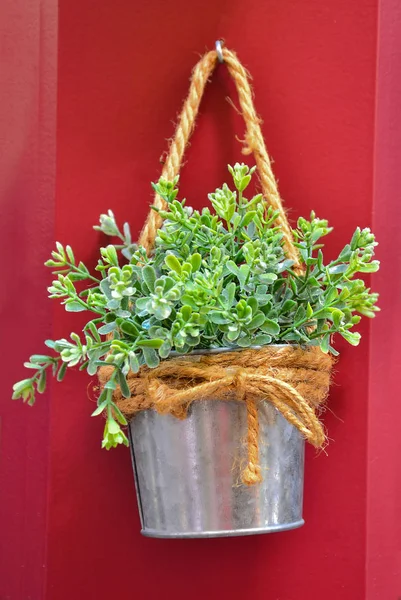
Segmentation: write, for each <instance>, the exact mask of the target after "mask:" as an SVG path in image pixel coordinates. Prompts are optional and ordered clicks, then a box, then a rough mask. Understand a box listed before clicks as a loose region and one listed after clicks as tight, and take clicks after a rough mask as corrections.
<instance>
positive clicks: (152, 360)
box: [142, 348, 160, 369]
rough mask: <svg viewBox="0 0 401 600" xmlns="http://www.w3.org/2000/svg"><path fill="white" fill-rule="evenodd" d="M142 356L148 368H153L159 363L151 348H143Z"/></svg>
mask: <svg viewBox="0 0 401 600" xmlns="http://www.w3.org/2000/svg"><path fill="white" fill-rule="evenodd" d="M142 352H143V358H144V359H145V363H146V364H147V366H148V367H149V368H150V369H154V368H155V367H157V366H158V364H159V363H160V360H159V356H158V354H157V352H156V351H155V350H154V349H153V348H143V349H142Z"/></svg>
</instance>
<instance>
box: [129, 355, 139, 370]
mask: <svg viewBox="0 0 401 600" xmlns="http://www.w3.org/2000/svg"><path fill="white" fill-rule="evenodd" d="M128 357H129V365H130V368H131V371H133V373H138V371H139V361H138V357H137V355H136V354H135V352H130V353H129V355H128Z"/></svg>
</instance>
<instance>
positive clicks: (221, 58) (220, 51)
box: [216, 40, 224, 63]
mask: <svg viewBox="0 0 401 600" xmlns="http://www.w3.org/2000/svg"><path fill="white" fill-rule="evenodd" d="M216 52H217V58H218V59H219V62H220V63H223V62H224V56H223V48H222V41H221V40H217V41H216Z"/></svg>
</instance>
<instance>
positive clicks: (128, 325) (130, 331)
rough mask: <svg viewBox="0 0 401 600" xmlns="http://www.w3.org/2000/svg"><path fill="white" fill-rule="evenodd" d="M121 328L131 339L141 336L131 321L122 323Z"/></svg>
mask: <svg viewBox="0 0 401 600" xmlns="http://www.w3.org/2000/svg"><path fill="white" fill-rule="evenodd" d="M119 327H120V329H121V331H122V332H123V333H125V334H126V335H129V336H131V337H137V336H138V335H139V329H138V328H137V326H136V325H134V323H132V322H131V321H123V322H122V323H120V325H119Z"/></svg>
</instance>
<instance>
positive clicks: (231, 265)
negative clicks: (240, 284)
mask: <svg viewBox="0 0 401 600" xmlns="http://www.w3.org/2000/svg"><path fill="white" fill-rule="evenodd" d="M226 267H227V269H228V270H229V271H230V273H232V274H233V275H237V277H238V272H239V268H238V267H237V265H236V264H235V262H234V261H233V260H229V261H227V262H226Z"/></svg>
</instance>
